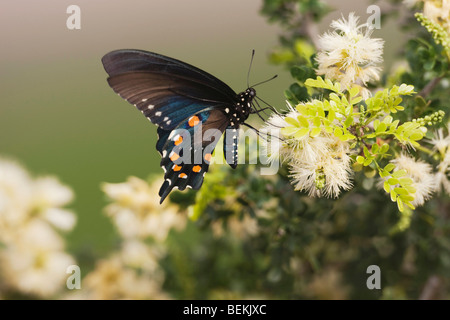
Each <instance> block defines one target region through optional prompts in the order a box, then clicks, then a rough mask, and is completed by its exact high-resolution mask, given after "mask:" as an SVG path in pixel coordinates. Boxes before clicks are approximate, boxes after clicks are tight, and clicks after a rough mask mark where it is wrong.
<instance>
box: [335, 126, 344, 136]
mask: <svg viewBox="0 0 450 320" xmlns="http://www.w3.org/2000/svg"><path fill="white" fill-rule="evenodd" d="M343 134H344V132H343V131H342V129H341V128H339V127H338V128H334V135H335V136H336V137H338V138H339V137H341V136H342V135H343Z"/></svg>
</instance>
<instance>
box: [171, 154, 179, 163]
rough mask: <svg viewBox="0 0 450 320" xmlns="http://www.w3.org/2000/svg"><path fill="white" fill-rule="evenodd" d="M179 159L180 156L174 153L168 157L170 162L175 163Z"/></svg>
mask: <svg viewBox="0 0 450 320" xmlns="http://www.w3.org/2000/svg"><path fill="white" fill-rule="evenodd" d="M179 158H180V155H179V154H178V153H175V152H174V153H173V154H172V155H171V156H170V160H172V161H176V160H178V159H179Z"/></svg>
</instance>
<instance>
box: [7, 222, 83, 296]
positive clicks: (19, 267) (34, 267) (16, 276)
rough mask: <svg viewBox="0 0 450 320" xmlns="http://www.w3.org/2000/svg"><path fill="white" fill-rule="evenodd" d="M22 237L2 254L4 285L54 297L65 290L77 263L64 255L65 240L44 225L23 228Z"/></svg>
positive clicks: (39, 223)
mask: <svg viewBox="0 0 450 320" xmlns="http://www.w3.org/2000/svg"><path fill="white" fill-rule="evenodd" d="M21 228H22V229H21V231H22V232H21V237H20V238H18V240H17V241H16V242H14V243H11V244H9V245H8V246H6V247H5V248H4V249H3V250H2V252H1V255H0V257H1V259H0V260H1V267H2V268H1V269H2V271H3V274H2V276H3V278H4V279H3V281H4V282H5V283H6V284H7V285H8V286H9V287H11V288H14V289H15V290H18V291H20V292H22V293H25V294H32V295H37V296H41V297H50V296H52V295H53V294H55V293H57V292H60V291H61V290H63V289H64V288H65V283H66V279H67V273H66V270H67V267H69V266H70V265H73V264H75V261H74V259H73V258H72V257H71V256H70V255H69V254H67V253H65V252H64V251H63V241H62V239H61V237H60V236H59V235H58V234H57V233H56V232H55V231H54V230H53V229H52V228H51V227H50V226H49V225H48V224H47V223H45V222H44V221H42V220H38V219H34V220H33V221H32V222H29V223H27V224H26V225H24V226H22V227H21Z"/></svg>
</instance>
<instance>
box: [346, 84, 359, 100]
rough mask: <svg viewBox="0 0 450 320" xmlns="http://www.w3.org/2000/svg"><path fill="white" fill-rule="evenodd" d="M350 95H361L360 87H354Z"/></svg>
mask: <svg viewBox="0 0 450 320" xmlns="http://www.w3.org/2000/svg"><path fill="white" fill-rule="evenodd" d="M348 93H349V94H350V97H352V98H353V97H355V96H356V95H357V94H358V93H359V88H358V87H352V88H351V89H350V90H349V91H348Z"/></svg>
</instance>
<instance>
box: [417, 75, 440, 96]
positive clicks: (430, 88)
mask: <svg viewBox="0 0 450 320" xmlns="http://www.w3.org/2000/svg"><path fill="white" fill-rule="evenodd" d="M442 78H443V77H437V78H434V79H433V80H431V81H430V82H428V83H427V85H426V86H425V87H424V88H423V89H422V90H421V91H420V92H419V95H420V96H422V97H424V98H425V97H426V96H427V95H429V94H430V93H431V91H433V89H434V87H436V86H437V85H438V84H439V82H441V80H442Z"/></svg>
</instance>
